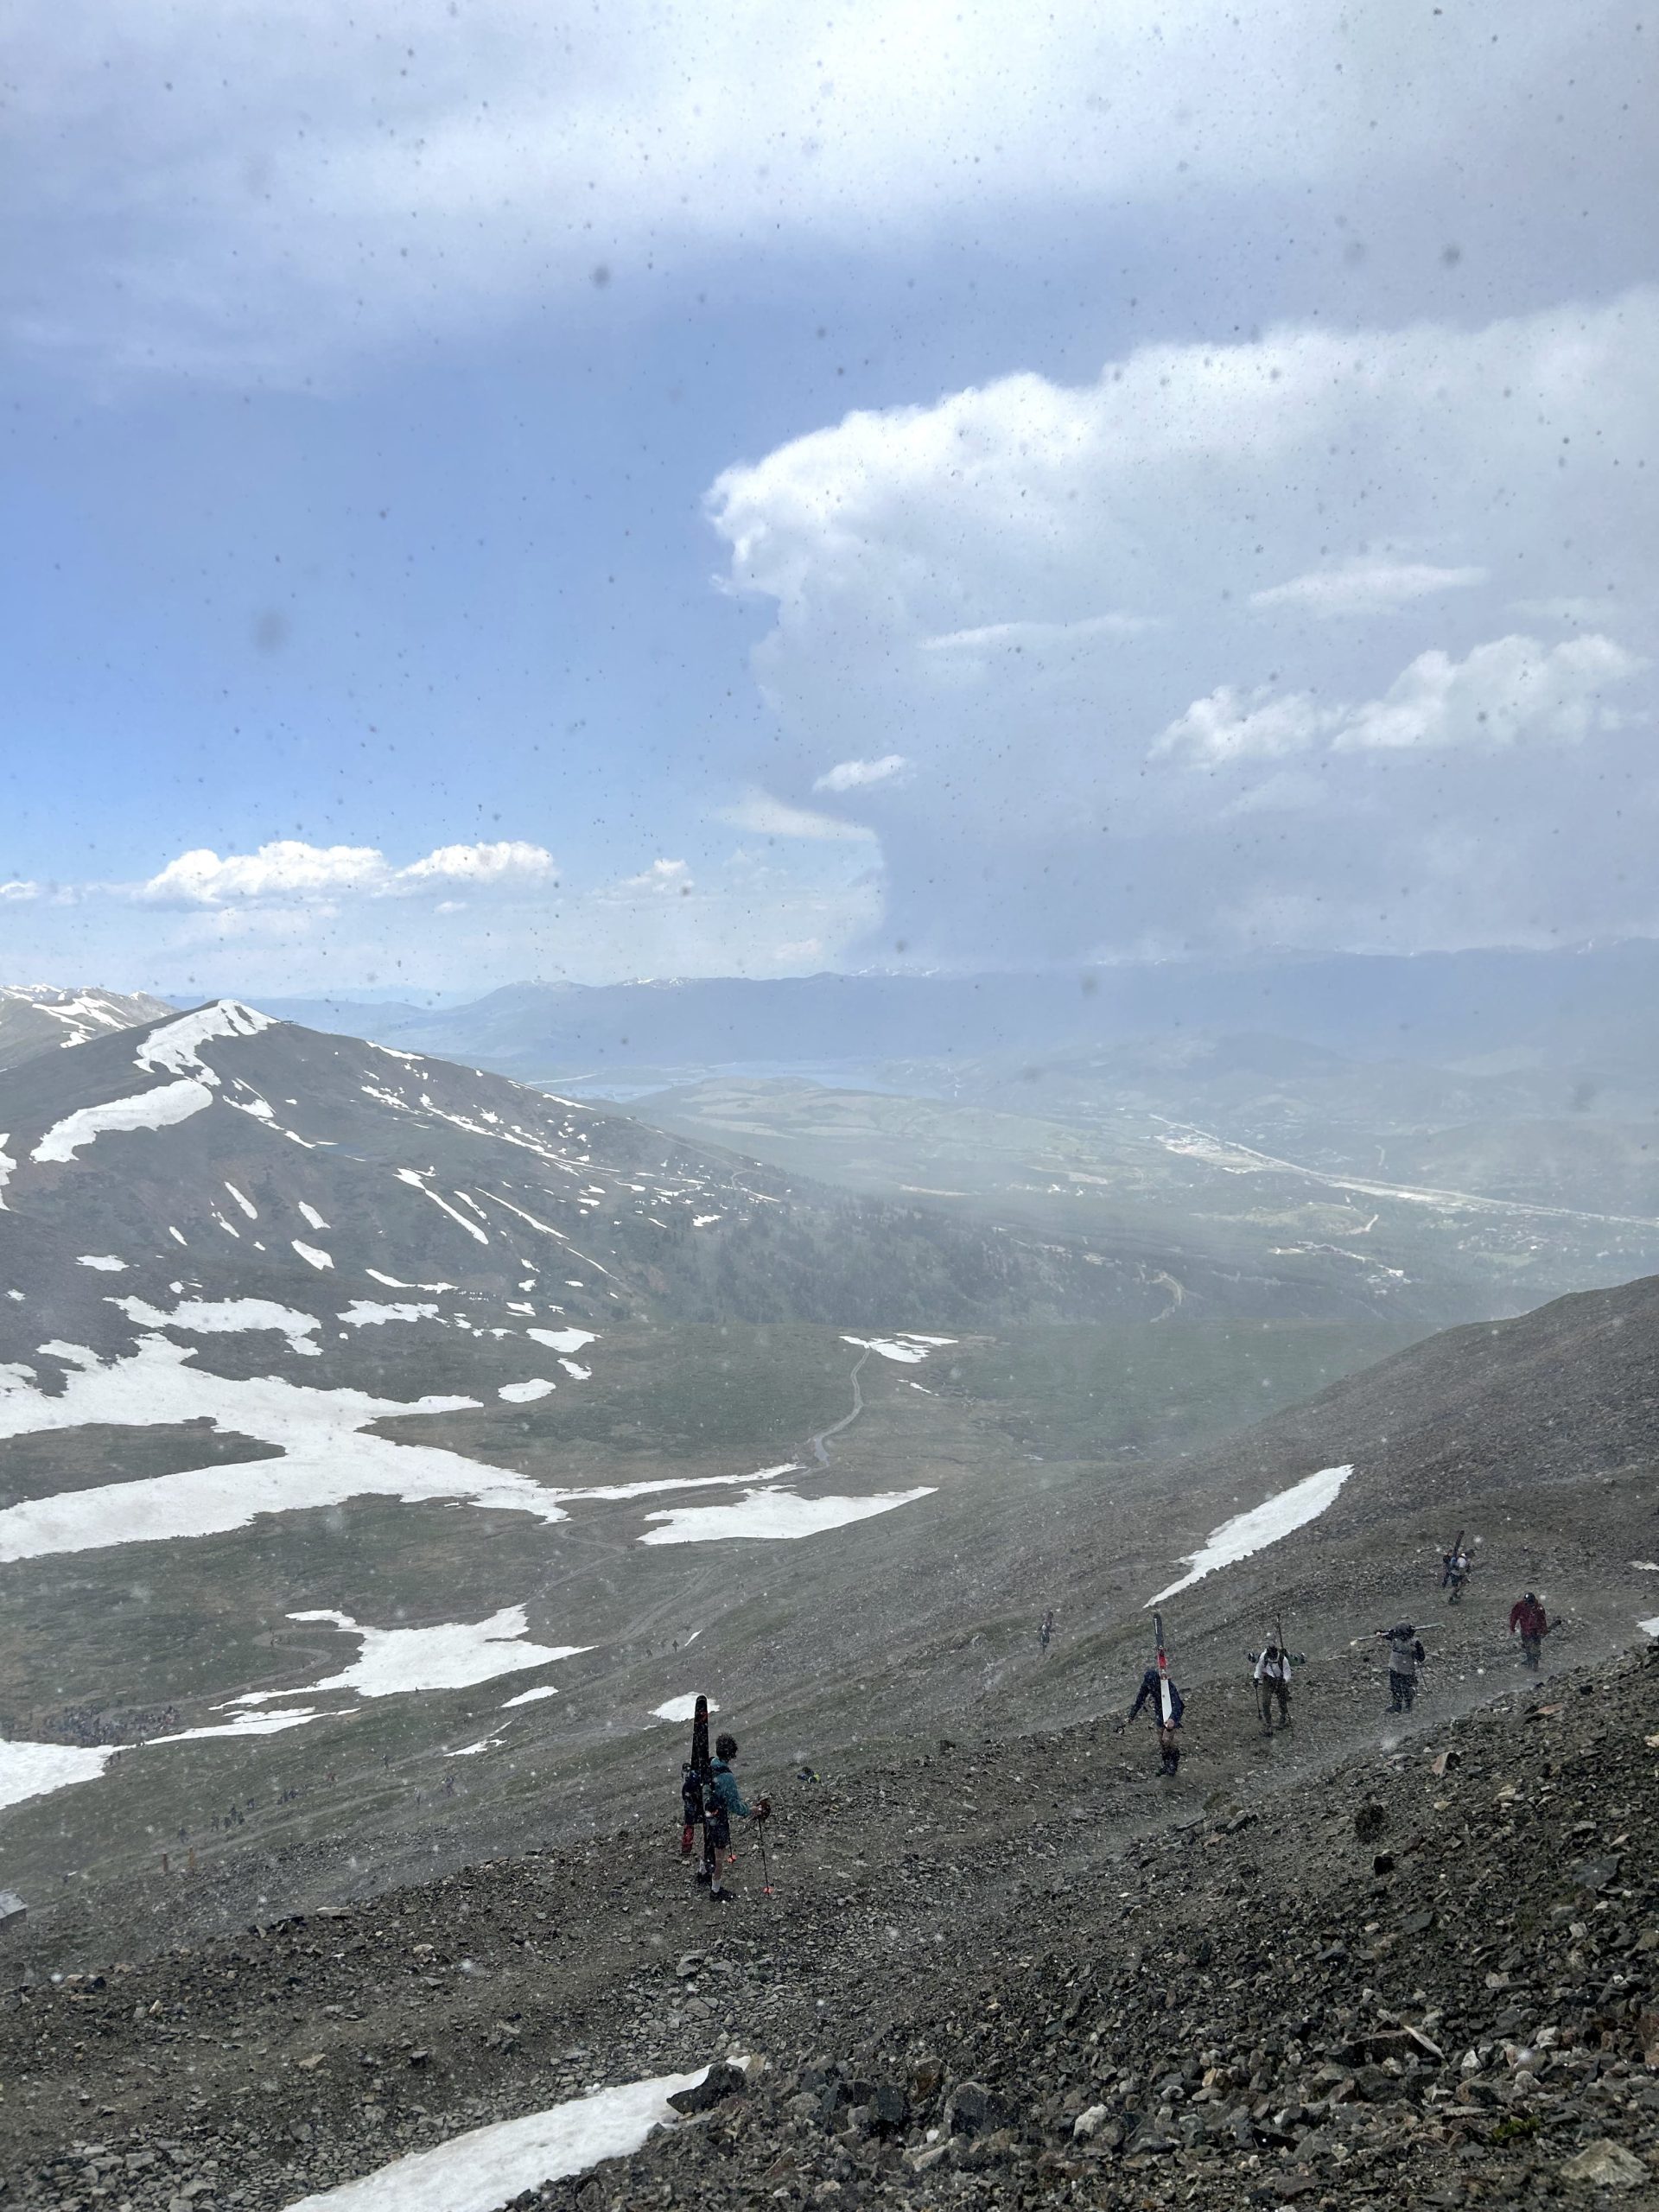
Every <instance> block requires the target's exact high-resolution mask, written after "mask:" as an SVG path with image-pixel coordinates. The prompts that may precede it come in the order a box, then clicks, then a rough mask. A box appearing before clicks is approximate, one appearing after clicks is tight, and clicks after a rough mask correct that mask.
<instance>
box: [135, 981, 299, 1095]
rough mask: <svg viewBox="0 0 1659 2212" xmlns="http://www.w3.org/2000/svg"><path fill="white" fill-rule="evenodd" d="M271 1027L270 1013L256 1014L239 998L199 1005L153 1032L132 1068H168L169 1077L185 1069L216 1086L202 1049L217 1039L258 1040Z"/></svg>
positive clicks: (140, 1050) (216, 1081)
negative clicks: (259, 1035) (249, 1038)
mask: <svg viewBox="0 0 1659 2212" xmlns="http://www.w3.org/2000/svg"><path fill="white" fill-rule="evenodd" d="M270 1027H271V1019H270V1015H269V1014H257V1013H256V1012H255V1011H254V1009H253V1007H251V1006H244V1005H243V1003H242V1001H240V999H219V1000H216V1001H214V1003H213V1005H212V1006H199V1007H196V1008H195V1010H194V1013H191V1014H181V1015H180V1016H179V1017H178V1019H177V1020H176V1021H165V1022H163V1023H162V1025H161V1026H160V1027H159V1028H156V1029H152V1030H151V1031H150V1033H149V1036H148V1037H146V1038H145V1039H144V1040H143V1044H141V1045H140V1046H139V1047H138V1050H137V1052H135V1053H134V1055H133V1065H135V1066H136V1067H141V1068H149V1069H155V1068H165V1069H166V1070H167V1071H168V1074H169V1075H181V1074H182V1073H183V1072H184V1071H185V1069H186V1068H194V1070H195V1071H196V1072H197V1073H198V1074H199V1075H200V1077H202V1079H203V1081H204V1082H206V1083H210V1084H218V1082H219V1077H218V1076H217V1075H215V1073H214V1072H213V1069H212V1068H210V1067H209V1066H208V1065H207V1063H206V1062H205V1061H204V1060H203V1059H202V1058H201V1057H200V1054H201V1048H202V1046H204V1045H206V1044H208V1043H210V1042H211V1041H212V1040H213V1039H214V1038H215V1037H257V1035H258V1034H259V1032H260V1031H261V1030H262V1029H269V1028H270Z"/></svg>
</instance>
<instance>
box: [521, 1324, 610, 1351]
mask: <svg viewBox="0 0 1659 2212" xmlns="http://www.w3.org/2000/svg"><path fill="white" fill-rule="evenodd" d="M524 1334H525V1335H526V1336H527V1337H528V1338H530V1340H531V1343H532V1344H545V1345H546V1346H547V1348H548V1350H549V1351H581V1350H582V1346H583V1344H597V1343H598V1342H599V1338H597V1337H596V1336H594V1333H593V1332H592V1330H591V1329H526V1330H525V1331H524Z"/></svg>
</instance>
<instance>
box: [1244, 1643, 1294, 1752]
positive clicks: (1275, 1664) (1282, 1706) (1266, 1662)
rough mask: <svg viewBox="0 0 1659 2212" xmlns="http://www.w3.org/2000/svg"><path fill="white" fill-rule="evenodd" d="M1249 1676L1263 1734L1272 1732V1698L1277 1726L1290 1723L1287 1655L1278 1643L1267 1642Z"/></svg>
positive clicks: (1288, 1661) (1288, 1664) (1283, 1726)
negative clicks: (1276, 1708) (1253, 1683)
mask: <svg viewBox="0 0 1659 2212" xmlns="http://www.w3.org/2000/svg"><path fill="white" fill-rule="evenodd" d="M1251 1679H1252V1680H1253V1681H1254V1682H1255V1701H1256V1706H1257V1708H1258V1710H1259V1711H1260V1713H1261V1715H1262V1734H1263V1735H1264V1736H1271V1735H1272V1733H1273V1707H1274V1700H1275V1699H1276V1700H1277V1701H1278V1706H1279V1726H1281V1728H1288V1727H1289V1726H1290V1654H1289V1652H1288V1651H1286V1650H1285V1649H1282V1648H1281V1645H1280V1644H1278V1643H1270V1644H1268V1647H1267V1649H1266V1650H1265V1651H1262V1652H1261V1653H1259V1654H1258V1655H1257V1657H1256V1661H1255V1669H1254V1671H1253V1674H1252V1677H1251Z"/></svg>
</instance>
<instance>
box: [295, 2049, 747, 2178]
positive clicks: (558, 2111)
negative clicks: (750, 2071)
mask: <svg viewBox="0 0 1659 2212" xmlns="http://www.w3.org/2000/svg"><path fill="white" fill-rule="evenodd" d="M708 2070H709V2069H708V2068H707V2067H706V2066H704V2067H700V2068H699V2069H697V2071H696V2073H695V2074H661V2075H657V2076H656V2077H655V2079H653V2080H652V2081H649V2082H622V2083H620V2084H619V2085H618V2086H617V2087H616V2088H610V2089H594V2090H593V2091H592V2092H590V2094H588V2095H587V2096H585V2097H572V2098H569V2100H567V2101H566V2102H565V2103H563V2104H558V2105H553V2106H551V2107H549V2108H548V2110H546V2111H545V2112H532V2113H526V2114H525V2115H524V2118H523V2119H522V2120H497V2121H496V2122H495V2123H494V2125H493V2126H489V2127H475V2128H473V2129H471V2130H470V2131H469V2132H468V2133H467V2134H465V2135H454V2136H452V2137H451V2138H450V2139H449V2140H448V2142H447V2143H440V2144H439V2145H437V2147H436V2148H435V2150H431V2151H412V2152H410V2153H409V2155H408V2156H407V2157H406V2158H396V2159H394V2160H393V2161H392V2163H391V2165H389V2166H382V2167H381V2168H380V2169H379V2170H378V2172H375V2173H372V2174H365V2176H364V2177H363V2178H362V2180H360V2181H348V2182H346V2183H343V2184H342V2185H341V2186H340V2188H338V2189H328V2190H322V2191H321V2193H320V2194H319V2195H317V2196H303V2197H301V2198H300V2199H298V2201H297V2202H294V2203H292V2204H290V2205H289V2207H288V2208H287V2212H499V2207H500V2206H502V2205H504V2204H506V2203H508V2202H511V2200H512V2198H513V2197H515V2196H522V2195H523V2194H524V2192H525V2191H526V2190H532V2189H538V2188H539V2187H540V2186H541V2185H542V2183H543V2182H550V2181H561V2180H563V2179H564V2178H566V2177H568V2176H569V2175H571V2174H580V2173H586V2171H588V2167H589V2166H596V2165H598V2164H600V2163H601V2161H602V2160H603V2159H606V2158H626V2157H627V2156H628V2154H629V2153H630V2152H633V2151H637V2150H638V2149H639V2146H640V2145H641V2144H642V2143H643V2142H644V2141H645V2138H646V2137H647V2136H648V2135H649V2134H650V2133H651V2132H652V2129H653V2128H656V2127H672V2126H677V2124H678V2120H679V2114H678V2113H677V2112H676V2111H675V2109H674V2107H673V2106H672V2105H671V2104H670V2103H669V2101H668V2100H669V2098H670V2097H671V2096H672V2095H674V2094H677V2092H678V2091H679V2090H681V2089H691V2088H696V2085H697V2083H698V2082H701V2081H702V2078H703V2076H704V2075H706V2074H707V2072H708Z"/></svg>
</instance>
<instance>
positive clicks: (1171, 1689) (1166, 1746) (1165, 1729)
mask: <svg viewBox="0 0 1659 2212" xmlns="http://www.w3.org/2000/svg"><path fill="white" fill-rule="evenodd" d="M1160 1689H1166V1690H1167V1692H1168V1694H1169V1719H1167V1720H1166V1719H1164V1705H1163V1699H1162V1697H1161V1696H1160ZM1148 1698H1150V1699H1151V1700H1152V1712H1153V1718H1154V1720H1155V1721H1156V1722H1157V1724H1158V1752H1159V1758H1160V1763H1161V1770H1162V1772H1163V1773H1164V1774H1165V1775H1167V1776H1173V1774H1174V1773H1175V1772H1176V1770H1177V1769H1178V1768H1179V1765H1180V1764H1181V1745H1180V1738H1179V1729H1180V1726H1181V1715H1182V1713H1184V1712H1185V1710H1186V1701H1185V1699H1184V1698H1183V1697H1182V1695H1181V1694H1180V1692H1179V1690H1178V1689H1177V1688H1176V1687H1175V1685H1174V1683H1173V1681H1171V1679H1170V1678H1169V1676H1168V1675H1160V1674H1159V1672H1158V1669H1156V1668H1155V1667H1148V1668H1147V1671H1146V1673H1145V1674H1144V1675H1141V1688H1140V1692H1139V1694H1138V1695H1137V1696H1136V1698H1135V1703H1134V1704H1133V1705H1132V1706H1131V1707H1129V1719H1131V1720H1133V1719H1135V1715H1136V1714H1137V1713H1139V1712H1140V1710H1141V1707H1142V1706H1143V1705H1144V1704H1145V1703H1146V1701H1147V1699H1148Z"/></svg>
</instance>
